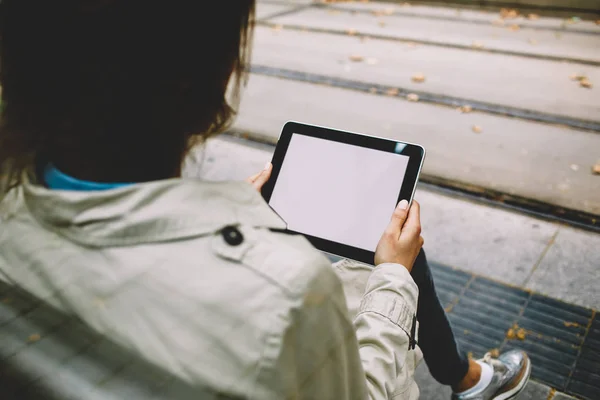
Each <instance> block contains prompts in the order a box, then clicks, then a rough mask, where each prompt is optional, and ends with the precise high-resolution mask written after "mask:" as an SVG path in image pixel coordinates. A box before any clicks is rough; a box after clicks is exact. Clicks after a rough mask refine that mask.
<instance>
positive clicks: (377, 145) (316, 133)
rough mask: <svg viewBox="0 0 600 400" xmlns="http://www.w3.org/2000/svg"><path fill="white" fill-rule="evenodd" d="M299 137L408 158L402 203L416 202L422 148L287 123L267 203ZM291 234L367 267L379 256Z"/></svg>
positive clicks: (265, 188)
mask: <svg viewBox="0 0 600 400" xmlns="http://www.w3.org/2000/svg"><path fill="white" fill-rule="evenodd" d="M295 134H296V135H305V136H310V137H314V138H319V139H325V140H331V141H335V142H340V143H346V144H351V145H355V146H360V147H366V148H370V149H375V150H380V151H385V152H388V153H394V154H401V155H405V156H408V157H409V160H408V166H407V169H406V173H405V175H404V181H403V183H402V187H401V188H400V193H399V194H398V202H400V200H408V201H409V203H410V202H412V199H413V196H414V192H415V188H416V186H417V183H418V180H419V174H420V172H421V168H422V166H423V161H424V159H425V149H424V148H423V147H422V146H419V145H417V144H412V143H406V142H399V141H396V140H391V139H384V138H380V137H375V136H367V135H364V134H360V133H354V132H347V131H341V130H337V129H331V128H325V127H321V126H314V125H307V124H303V123H299V122H287V123H286V124H285V125H284V127H283V130H282V132H281V136H280V137H279V141H278V142H277V147H276V148H275V152H274V154H273V160H272V161H271V162H272V163H273V170H272V172H271V178H270V179H269V180H268V181H267V183H265V185H264V186H263V187H262V190H261V193H262V196H263V198H264V199H265V200H266V201H267V203H268V202H269V201H270V200H271V195H272V194H273V189H274V188H275V183H276V182H277V178H278V176H279V171H280V170H281V166H282V164H283V160H284V158H285V154H286V152H287V149H288V146H289V144H290V141H291V139H292V135H295ZM392 212H393V210H390V217H391V213H392ZM289 232H290V233H299V234H301V235H303V236H305V237H306V238H307V239H308V240H309V241H310V242H311V243H312V244H313V246H315V247H316V248H317V249H319V250H322V251H325V252H327V253H331V254H334V255H337V256H340V257H345V258H349V259H352V260H356V261H360V262H364V263H367V264H373V263H374V257H375V254H374V252H373V251H370V250H365V249H361V248H358V247H353V246H348V245H345V244H342V243H338V242H334V241H331V240H326V239H322V238H319V237H315V236H311V235H307V234H304V233H302V232H294V231H291V230H290V231H289ZM382 233H383V232H382Z"/></svg>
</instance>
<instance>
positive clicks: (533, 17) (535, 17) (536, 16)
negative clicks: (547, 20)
mask: <svg viewBox="0 0 600 400" xmlns="http://www.w3.org/2000/svg"><path fill="white" fill-rule="evenodd" d="M527 19H529V20H531V21H535V20H537V19H540V16H539V15H537V14H527Z"/></svg>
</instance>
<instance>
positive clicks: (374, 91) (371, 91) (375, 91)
mask: <svg viewBox="0 0 600 400" xmlns="http://www.w3.org/2000/svg"><path fill="white" fill-rule="evenodd" d="M369 93H377V88H374V87H372V88H370V89H369Z"/></svg>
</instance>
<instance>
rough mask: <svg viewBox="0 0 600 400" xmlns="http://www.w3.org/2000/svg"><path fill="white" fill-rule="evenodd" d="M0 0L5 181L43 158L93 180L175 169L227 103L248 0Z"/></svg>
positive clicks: (226, 112)
mask: <svg viewBox="0 0 600 400" xmlns="http://www.w3.org/2000/svg"><path fill="white" fill-rule="evenodd" d="M1 7H2V10H1V21H0V35H1V44H0V46H1V48H0V63H1V65H0V67H1V70H0V73H1V76H0V79H1V84H2V117H1V118H2V119H1V126H0V166H2V169H3V172H4V175H5V177H6V176H8V177H9V178H10V180H11V182H12V183H13V184H18V183H19V182H20V179H21V178H20V177H21V175H22V172H23V171H24V170H25V169H28V168H30V167H31V166H33V165H34V163H37V164H39V163H48V162H50V163H54V164H55V165H56V166H57V167H58V168H59V169H62V170H64V171H65V172H67V173H69V174H71V175H73V176H76V177H79V178H82V179H90V180H96V181H114V182H118V181H146V180H153V179H163V178H169V177H173V176H177V175H178V174H179V171H180V166H181V162H182V159H183V157H184V155H185V153H186V151H187V150H188V149H189V147H190V145H191V144H192V143H195V142H197V140H198V139H204V138H206V137H208V136H209V135H211V134H214V133H217V132H220V131H222V130H223V129H225V128H226V127H227V126H228V124H229V122H230V121H231V118H232V116H233V115H234V113H235V107H236V106H237V102H238V97H239V90H240V83H241V82H242V77H243V75H244V71H245V68H246V66H247V61H248V58H249V46H250V35H251V30H252V18H253V14H254V1H253V0H228V1H200V0H170V1H168V2H163V1H148V0H55V1H47V0H3V1H2V4H1ZM228 88H229V90H228ZM0 194H1V193H0Z"/></svg>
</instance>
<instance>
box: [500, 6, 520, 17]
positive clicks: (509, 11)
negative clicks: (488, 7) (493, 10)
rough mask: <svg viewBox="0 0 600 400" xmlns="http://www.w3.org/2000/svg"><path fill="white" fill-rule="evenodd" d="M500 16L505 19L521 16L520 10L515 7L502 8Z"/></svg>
mask: <svg viewBox="0 0 600 400" xmlns="http://www.w3.org/2000/svg"><path fill="white" fill-rule="evenodd" d="M500 16H501V17H502V18H504V19H514V18H517V17H518V16H519V11H517V10H515V9H514V8H503V9H501V10H500Z"/></svg>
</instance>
